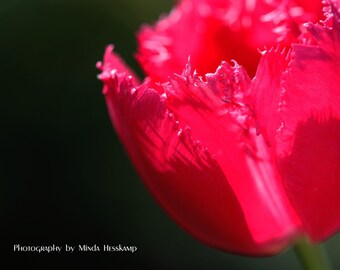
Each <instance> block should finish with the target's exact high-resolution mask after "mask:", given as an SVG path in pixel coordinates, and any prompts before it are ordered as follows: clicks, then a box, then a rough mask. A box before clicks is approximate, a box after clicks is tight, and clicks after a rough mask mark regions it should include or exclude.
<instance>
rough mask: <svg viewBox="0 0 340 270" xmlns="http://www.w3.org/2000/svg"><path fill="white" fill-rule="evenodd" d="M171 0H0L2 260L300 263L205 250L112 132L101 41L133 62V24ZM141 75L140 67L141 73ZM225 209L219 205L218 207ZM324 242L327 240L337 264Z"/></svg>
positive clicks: (14, 264) (57, 264) (192, 265)
mask: <svg viewBox="0 0 340 270" xmlns="http://www.w3.org/2000/svg"><path fill="white" fill-rule="evenodd" d="M172 4H173V1H171V0H143V1H140V0H97V1H94V0H92V1H91V0H2V1H1V3H0V36H1V38H0V59H1V71H0V74H1V75H0V76H1V82H0V83H1V101H2V105H1V107H0V114H1V119H2V121H1V130H2V131H1V133H0V156H1V163H0V166H1V167H0V177H1V184H0V192H1V194H0V200H1V205H0V215H1V234H2V238H1V239H2V241H1V248H2V252H3V253H7V254H8V256H7V257H6V258H7V259H6V260H5V261H4V263H5V262H6V263H8V264H9V267H8V268H4V269H23V268H19V266H23V265H25V267H26V268H27V267H28V266H30V267H31V268H30V269H71V268H73V269H80V268H93V269H160V270H167V269H169V270H170V269H187V270H190V269H196V270H198V269H211V270H215V269H216V270H217V269H246V270H252V269H262V270H266V269H267V270H269V269H291V270H293V269H300V266H299V264H298V262H297V260H296V258H295V255H294V254H293V252H291V251H288V252H285V253H283V254H281V255H278V256H275V257H272V258H266V259H263V258H261V259H260V258H246V257H241V256H235V255H230V254H225V253H222V252H220V251H216V250H213V249H210V248H209V247H206V246H204V245H202V244H201V243H199V242H197V241H196V240H194V239H192V238H191V237H190V236H188V235H187V234H186V233H185V232H183V231H182V230H181V229H180V228H178V227H177V225H176V224H174V222H173V221H172V220H170V219H169V218H168V217H167V215H165V214H164V213H163V211H162V210H161V209H160V208H159V207H158V206H157V204H156V203H155V202H154V201H153V199H152V198H151V196H150V195H149V193H148V192H147V190H146V189H145V188H144V186H143V185H142V183H141V182H140V180H139V179H138V177H137V175H136V173H135V171H134V169H133V167H132V166H131V164H130V162H129V160H128V158H127V156H126V155H125V152H124V150H123V148H122V146H121V144H120V142H119V140H118V139H117V136H116V135H115V133H114V131H113V129H112V126H111V123H110V121H109V118H108V114H107V111H106V107H105V103H104V98H103V96H102V95H101V87H102V85H101V83H100V82H99V81H98V80H97V79H96V75H97V74H98V71H97V70H96V68H95V63H96V62H97V61H98V60H101V57H102V54H103V51H104V48H105V46H106V45H107V44H109V43H114V44H115V46H116V50H117V51H118V52H119V53H120V54H121V55H122V56H123V58H124V59H125V60H126V61H127V62H128V64H129V65H131V66H132V67H133V68H134V69H135V70H139V73H140V69H139V68H138V66H137V64H136V62H135V60H134V59H133V53H134V52H135V50H136V42H135V33H136V31H137V30H138V28H139V26H140V25H141V24H142V23H152V22H154V21H155V20H157V19H158V17H159V16H160V14H162V13H164V12H167V11H168V10H169V9H170V7H171V5H172ZM140 74H141V73H140ZM226 214H228V213H226ZM338 242H339V241H338V240H337V239H333V240H332V241H330V242H329V243H328V249H329V251H330V254H331V258H332V261H333V263H334V264H336V265H337V266H338V268H340V259H339V258H338V254H337V249H336V246H337V244H339V243H338ZM53 243H54V244H60V245H64V244H70V245H71V244H73V245H78V244H109V245H117V244H122V245H136V246H137V247H138V252H137V253H135V254H130V253H114V254H103V253H100V254H89V253H87V254H83V253H76V254H65V253H62V254H60V255H43V254H42V255H32V254H26V255H22V254H18V253H15V254H14V253H13V252H12V249H13V244H22V245H24V244H27V245H32V244H42V245H46V244H53Z"/></svg>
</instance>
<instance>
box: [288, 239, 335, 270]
mask: <svg viewBox="0 0 340 270" xmlns="http://www.w3.org/2000/svg"><path fill="white" fill-rule="evenodd" d="M294 249H295V252H296V254H297V256H298V258H299V259H300V261H301V263H302V265H303V269H304V270H331V269H332V267H331V265H330V263H329V260H328V258H327V254H326V251H325V250H324V248H323V246H321V245H313V244H312V243H311V242H310V241H309V239H308V238H301V239H299V240H298V241H297V242H296V244H295V246H294Z"/></svg>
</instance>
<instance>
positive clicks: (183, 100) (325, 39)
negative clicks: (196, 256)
mask: <svg viewBox="0 0 340 270" xmlns="http://www.w3.org/2000/svg"><path fill="white" fill-rule="evenodd" d="M339 7H340V4H339V1H337V0H336V1H335V0H333V1H332V0H327V1H324V2H321V1H317V0H310V1H305V0H296V1H293V0H287V1H284V0H281V1H279V0H272V1H264V0H263V1H255V0H254V1H250V0H243V1H227V0H210V1H209V0H191V1H190V0H182V1H178V2H177V3H176V5H175V6H174V8H173V9H172V11H171V12H170V14H169V15H167V16H162V17H161V18H160V20H159V21H158V22H157V23H156V24H155V25H153V26H149V25H144V26H142V28H141V30H140V32H139V33H138V35H137V38H138V51H137V54H136V58H137V60H138V61H139V63H140V65H141V67H142V68H143V70H144V71H145V74H146V77H145V79H144V80H140V79H139V78H138V77H137V76H136V75H135V74H134V72H133V71H132V70H131V69H130V68H129V67H128V66H127V65H126V64H125V63H124V61H123V60H122V59H121V58H120V56H119V55H117V54H116V53H114V52H113V46H112V45H109V46H108V47H107V49H106V51H105V55H104V60H103V63H98V68H99V69H100V70H101V74H100V75H99V78H100V79H101V80H102V81H103V84H104V88H103V93H104V95H105V99H106V103H107V107H108V111H109V114H110V117H111V120H112V123H113V125H114V128H115V130H116V132H117V134H118V135H119V137H120V139H121V141H122V142H123V144H124V146H125V149H126V151H127V153H128V155H129V157H130V159H131V160H132V163H133V164H134V166H135V167H136V169H137V171H138V173H139V174H140V176H141V178H142V180H143V182H144V183H145V185H146V186H147V187H148V189H149V190H150V192H151V193H152V194H153V196H154V197H155V198H156V200H157V202H158V203H159V204H160V205H161V206H162V207H163V208H164V209H165V211H166V212H167V213H168V214H169V215H170V216H171V217H172V218H173V219H174V220H175V221H176V222H177V223H178V224H179V225H180V226H181V227H182V228H184V229H185V230H186V231H187V232H189V233H190V234H191V235H193V236H194V237H195V238H197V239H199V240H200V241H202V242H203V243H205V244H207V245H209V246H211V247H214V248H217V249H221V250H224V251H227V252H233V253H238V254H244V255H254V256H267V255H273V254H276V253H278V252H280V251H282V250H284V249H285V248H286V247H287V246H289V245H290V244H292V243H294V241H295V240H296V239H298V238H299V237H301V236H306V237H308V238H309V239H310V240H311V241H312V242H314V243H318V242H320V241H323V240H325V239H327V238H329V237H331V236H332V235H333V234H334V233H336V232H337V230H339V228H340V214H339V209H340V196H339V192H340V181H339V175H340V166H339V162H340V90H339V86H340V64H339V63H340V12H339Z"/></svg>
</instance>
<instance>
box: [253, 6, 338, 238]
mask: <svg viewBox="0 0 340 270" xmlns="http://www.w3.org/2000/svg"><path fill="white" fill-rule="evenodd" d="M327 2H328V4H329V7H328V8H327V10H328V13H327V14H326V15H327V19H326V20H325V22H324V24H323V25H313V24H307V29H308V31H309V32H310V33H311V35H312V36H313V37H314V39H315V42H314V43H316V45H301V44H295V45H293V46H292V52H291V54H289V55H288V59H286V58H285V57H282V56H278V52H274V51H270V52H267V53H265V55H264V57H263V59H262V60H261V64H260V65H259V68H258V72H257V74H258V75H257V76H256V79H255V80H254V84H253V85H254V88H253V89H252V91H253V92H252V94H251V95H252V97H253V106H254V111H255V116H256V118H257V120H258V122H259V127H260V131H261V133H262V134H263V135H264V136H265V137H266V139H267V140H268V141H269V142H270V143H271V145H272V146H273V147H272V149H273V151H274V152H275V153H276V155H277V163H278V166H279V171H280V174H281V176H282V181H283V183H284V186H285V190H286V192H287V195H288V197H289V199H290V201H291V203H292V205H293V206H294V208H295V210H296V212H297V214H298V215H299V217H300V219H301V221H302V224H303V227H304V230H305V231H306V233H307V234H308V235H309V236H310V237H311V238H312V239H313V240H314V241H320V240H324V239H325V238H327V237H329V236H330V235H331V234H332V233H334V232H335V231H336V230H339V229H340V216H339V209H340V197H339V194H338V193H339V190H340V182H339V179H338V177H339V175H340V166H339V163H340V107H339V104H340V91H339V85H340V66H339V63H340V22H339V11H338V7H336V5H335V1H333V2H332V1H327ZM331 3H333V4H331ZM288 62H289V63H288ZM287 64H288V65H287ZM265 74H267V76H266V75H265ZM266 77H267V79H265V78H266ZM261 81H262V82H261Z"/></svg>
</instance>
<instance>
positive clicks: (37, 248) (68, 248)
mask: <svg viewBox="0 0 340 270" xmlns="http://www.w3.org/2000/svg"><path fill="white" fill-rule="evenodd" d="M137 250H138V247H137V246H134V245H122V244H118V245H117V244H116V245H113V244H101V245H99V244H91V245H88V244H78V245H69V244H63V245H56V244H49V245H21V244H14V245H13V252H22V253H63V252H66V253H73V252H130V253H135V252H136V251H137Z"/></svg>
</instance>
